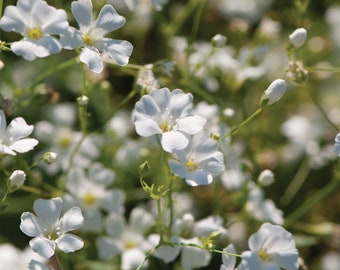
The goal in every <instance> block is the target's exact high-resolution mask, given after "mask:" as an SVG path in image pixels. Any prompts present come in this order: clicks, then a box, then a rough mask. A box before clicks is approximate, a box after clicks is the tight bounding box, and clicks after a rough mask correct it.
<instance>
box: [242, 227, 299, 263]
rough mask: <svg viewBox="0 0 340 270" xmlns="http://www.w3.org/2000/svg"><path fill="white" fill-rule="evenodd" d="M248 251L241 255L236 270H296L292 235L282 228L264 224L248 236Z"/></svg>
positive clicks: (295, 253)
mask: <svg viewBox="0 0 340 270" xmlns="http://www.w3.org/2000/svg"><path fill="white" fill-rule="evenodd" d="M248 245H249V248H250V251H244V252H242V254H241V257H242V261H241V263H240V265H239V266H238V268H237V269H238V270H251V269H252V270H253V269H271V270H280V269H285V270H297V269H298V268H299V265H298V257H299V254H298V251H297V249H296V246H295V242H294V239H293V237H292V235H291V234H290V233H289V232H288V231H286V230H285V229H284V228H282V227H281V226H278V225H272V224H270V223H264V224H262V226H261V227H260V229H259V230H258V231H257V232H256V233H254V234H253V235H251V236H250V238H249V241H248Z"/></svg>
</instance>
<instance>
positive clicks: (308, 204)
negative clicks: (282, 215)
mask: <svg viewBox="0 0 340 270" xmlns="http://www.w3.org/2000/svg"><path fill="white" fill-rule="evenodd" d="M339 184H340V177H337V178H335V179H333V180H332V181H331V182H329V183H328V184H327V185H326V186H325V187H324V188H323V189H321V190H319V191H318V192H316V193H315V194H314V195H313V196H311V197H310V198H309V199H308V200H306V201H305V202H304V203H303V204H302V205H301V206H300V207H298V208H297V209H296V210H295V211H294V212H293V213H292V214H290V215H289V216H288V217H287V218H286V220H285V227H289V226H291V225H292V224H293V223H294V222H295V221H296V220H297V219H298V218H300V217H301V216H302V215H303V214H305V213H306V212H307V211H308V210H309V209H310V208H312V207H313V206H314V205H316V204H317V203H319V202H320V201H321V200H323V199H324V198H325V197H326V196H327V195H329V194H330V193H331V192H332V191H334V190H335V189H336V188H337V187H338V185H339Z"/></svg>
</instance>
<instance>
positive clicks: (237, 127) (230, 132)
mask: <svg viewBox="0 0 340 270" xmlns="http://www.w3.org/2000/svg"><path fill="white" fill-rule="evenodd" d="M262 112H263V109H262V108H258V109H257V110H256V111H255V112H254V113H253V114H252V115H250V116H249V117H248V118H247V119H246V120H244V121H243V122H242V123H241V124H239V125H238V126H236V127H234V128H233V129H232V130H230V131H229V132H228V133H226V134H225V135H223V136H221V137H220V139H219V141H223V140H224V139H225V138H227V137H229V136H232V135H234V134H235V133H236V132H237V131H238V130H239V129H240V128H242V127H244V126H246V125H248V124H250V123H251V122H252V121H254V120H255V119H256V118H257V117H258V116H259V115H260V114H261V113H262Z"/></svg>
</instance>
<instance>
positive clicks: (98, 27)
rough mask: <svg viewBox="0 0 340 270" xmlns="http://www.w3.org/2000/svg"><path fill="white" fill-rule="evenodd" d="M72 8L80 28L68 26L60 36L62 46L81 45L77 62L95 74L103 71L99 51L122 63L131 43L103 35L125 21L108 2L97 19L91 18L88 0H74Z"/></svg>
mask: <svg viewBox="0 0 340 270" xmlns="http://www.w3.org/2000/svg"><path fill="white" fill-rule="evenodd" d="M71 11H72V14H73V16H74V18H75V19H76V21H77V23H78V25H79V29H80V30H77V29H75V28H73V27H69V29H68V31H67V32H66V33H65V34H64V35H62V36H61V39H60V42H61V44H62V45H63V47H64V48H65V49H75V48H80V47H82V48H83V49H82V52H81V53H80V61H81V62H82V63H84V64H86V65H87V66H88V67H89V68H90V69H91V70H92V71H93V72H95V73H100V72H102V71H103V61H102V59H101V55H100V54H101V53H105V54H107V55H108V56H110V57H111V58H112V60H113V61H114V62H116V63H117V64H118V65H121V66H124V65H126V64H127V63H128V62H129V57H130V55H131V53H132V49H133V46H132V44H131V43H130V42H128V41H125V40H116V39H110V38H105V37H104V36H105V35H106V34H108V33H110V32H112V31H115V30H117V29H119V28H121V27H122V26H123V25H124V24H125V18H124V17H123V16H120V15H119V14H118V13H117V12H116V10H115V9H114V8H113V7H112V6H111V5H105V6H104V7H103V8H102V9H101V11H100V13H99V15H98V18H97V20H94V19H93V14H92V12H93V6H92V2H91V0H78V1H73V2H72V4H71Z"/></svg>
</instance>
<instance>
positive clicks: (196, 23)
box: [191, 0, 206, 40]
mask: <svg viewBox="0 0 340 270" xmlns="http://www.w3.org/2000/svg"><path fill="white" fill-rule="evenodd" d="M205 3H206V0H201V1H200V3H199V6H198V8H197V12H196V14H195V17H194V22H193V26H192V32H191V39H192V40H194V39H195V38H196V35H197V32H198V29H199V25H200V21H201V16H202V13H203V10H204V5H205Z"/></svg>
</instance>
